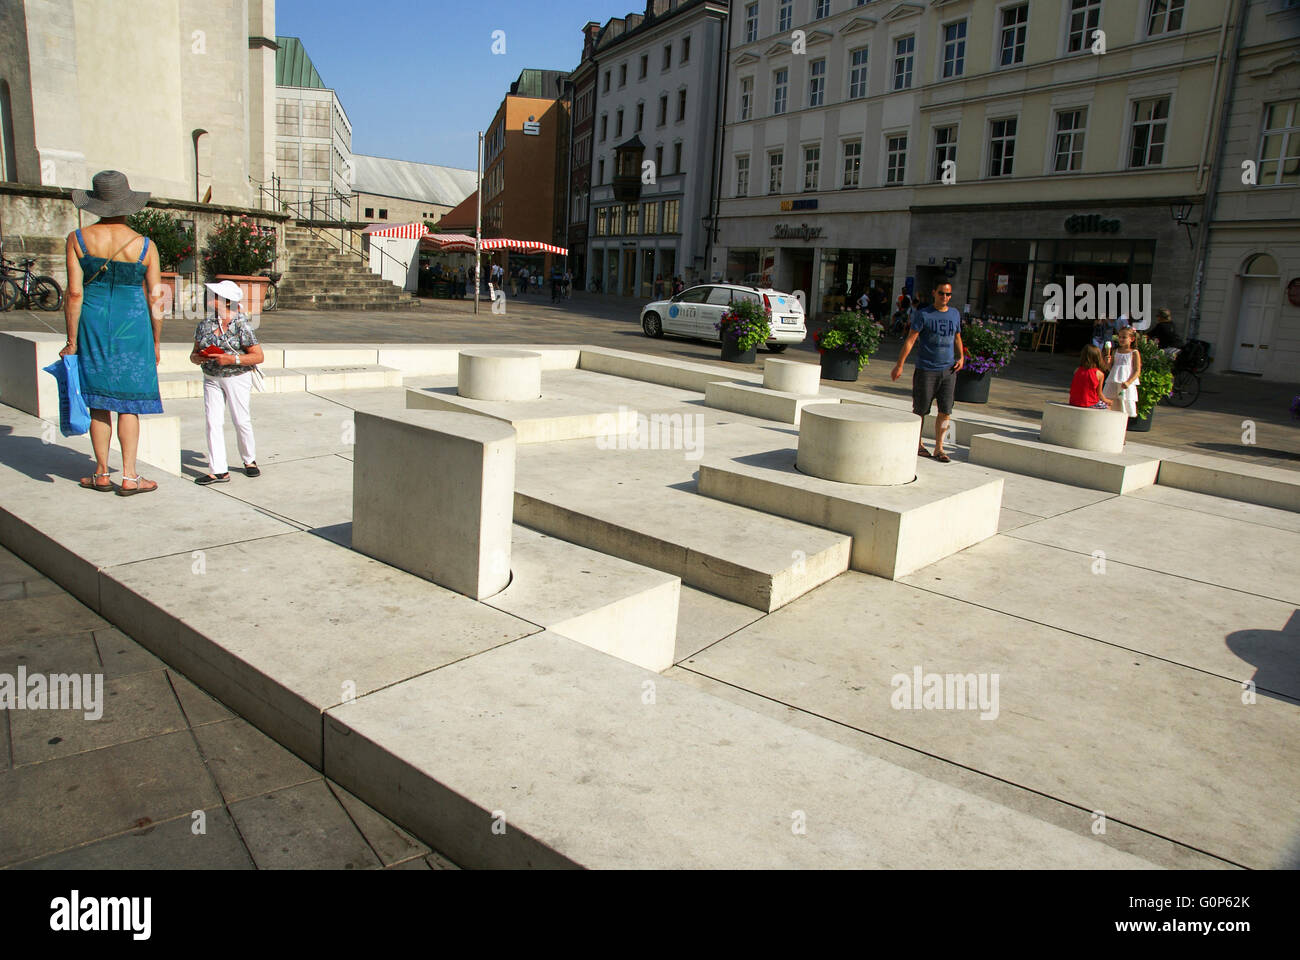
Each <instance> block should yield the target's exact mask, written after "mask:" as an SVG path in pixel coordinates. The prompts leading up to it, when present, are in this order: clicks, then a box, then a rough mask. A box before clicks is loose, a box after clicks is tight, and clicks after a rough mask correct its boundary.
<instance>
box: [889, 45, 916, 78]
mask: <svg viewBox="0 0 1300 960" xmlns="http://www.w3.org/2000/svg"><path fill="white" fill-rule="evenodd" d="M915 55H916V37H911V36H908V37H899V38H898V39H897V40H896V41H895V42H894V89H895V90H906V89H908V88H909V87H911V86H912V61H913V58H914V57H915Z"/></svg>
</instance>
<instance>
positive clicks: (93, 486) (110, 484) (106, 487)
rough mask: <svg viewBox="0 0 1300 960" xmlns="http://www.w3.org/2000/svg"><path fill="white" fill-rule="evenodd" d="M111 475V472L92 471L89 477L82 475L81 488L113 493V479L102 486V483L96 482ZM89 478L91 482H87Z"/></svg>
mask: <svg viewBox="0 0 1300 960" xmlns="http://www.w3.org/2000/svg"><path fill="white" fill-rule="evenodd" d="M110 475H111V474H109V473H92V474H91V475H90V476H89V477H82V478H81V480H80V481H79V483H80V484H81V489H82V490H98V491H99V492H100V493H112V492H113V482H112V481H111V480H110V481H109V482H108V483H106V484H103V485H102V486H101V485H100V484H98V483H96V482H95V481H96V480H98V479H99V478H100V477H107V476H110ZM87 480H89V481H90V483H87V482H86V481H87Z"/></svg>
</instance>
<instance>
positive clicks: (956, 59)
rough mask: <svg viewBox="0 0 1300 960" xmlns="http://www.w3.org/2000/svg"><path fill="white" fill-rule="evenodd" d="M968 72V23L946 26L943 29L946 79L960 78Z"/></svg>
mask: <svg viewBox="0 0 1300 960" xmlns="http://www.w3.org/2000/svg"><path fill="white" fill-rule="evenodd" d="M965 70H966V21H965V20H958V21H957V22H956V23H949V24H946V25H945V26H944V28H943V75H944V78H945V79H946V78H948V77H960V76H961V75H962V73H963V72H964V71H965Z"/></svg>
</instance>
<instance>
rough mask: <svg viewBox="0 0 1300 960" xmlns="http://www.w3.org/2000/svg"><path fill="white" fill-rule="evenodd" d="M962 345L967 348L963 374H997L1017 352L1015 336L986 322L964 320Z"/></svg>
mask: <svg viewBox="0 0 1300 960" xmlns="http://www.w3.org/2000/svg"><path fill="white" fill-rule="evenodd" d="M961 343H962V346H963V347H965V348H966V363H965V364H964V365H963V366H962V368H961V369H962V372H963V373H997V372H998V371H999V370H1002V369H1004V368H1005V367H1006V366H1007V364H1009V363H1010V362H1011V358H1012V357H1013V356H1014V355H1015V352H1016V338H1015V335H1014V334H1012V333H1009V332H1008V331H1006V330H1003V329H1002V328H1001V327H999V326H996V325H994V324H992V323H988V322H986V321H984V320H963V321H962V325H961Z"/></svg>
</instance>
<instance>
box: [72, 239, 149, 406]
mask: <svg viewBox="0 0 1300 960" xmlns="http://www.w3.org/2000/svg"><path fill="white" fill-rule="evenodd" d="M77 243H78V244H80V245H81V253H82V255H81V256H80V257H78V260H79V261H80V263H81V273H82V277H83V279H84V280H85V283H84V286H83V294H84V299H83V300H82V302H81V323H80V325H79V326H78V328H77V356H78V357H79V358H80V361H79V366H80V368H81V392H82V394H83V395H84V396H85V398H86V405H87V406H88V407H90V409H92V410H113V411H115V412H117V413H162V412H163V407H162V400H161V398H160V397H159V395H158V365H157V363H156V361H155V360H154V353H153V324H152V323H151V322H150V319H149V301H148V300H147V299H146V298H145V295H144V278H145V265H144V257H145V254H146V253H148V252H149V238H148V237H146V238H145V241H144V246H143V247H142V248H141V250H140V259H139V260H136V261H135V262H134V263H129V262H126V261H122V260H110V261H108V269H106V270H105V271H104V272H103V273H100V274H99V276H98V277H96V278H95V279H94V280H93V281H92V280H91V279H90V278H91V277H92V276H93V275H94V274H96V273H98V272H99V268H100V267H102V266H103V265H104V262H105V261H104V258H103V257H92V256H91V255H90V251H89V250H87V249H86V240H85V238H84V237H82V235H81V231H80V230H78V231H77Z"/></svg>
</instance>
